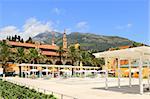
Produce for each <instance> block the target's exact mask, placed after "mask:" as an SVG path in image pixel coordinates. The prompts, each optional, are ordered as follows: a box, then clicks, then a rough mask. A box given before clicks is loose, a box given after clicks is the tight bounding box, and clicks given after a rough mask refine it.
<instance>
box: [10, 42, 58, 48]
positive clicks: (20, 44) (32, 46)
mask: <svg viewBox="0 0 150 99" xmlns="http://www.w3.org/2000/svg"><path fill="white" fill-rule="evenodd" d="M8 44H10V45H13V46H20V47H31V48H35V47H39V48H43V49H54V50H57V49H58V48H59V47H58V46H54V45H46V44H42V45H36V44H31V43H21V42H14V41H8Z"/></svg>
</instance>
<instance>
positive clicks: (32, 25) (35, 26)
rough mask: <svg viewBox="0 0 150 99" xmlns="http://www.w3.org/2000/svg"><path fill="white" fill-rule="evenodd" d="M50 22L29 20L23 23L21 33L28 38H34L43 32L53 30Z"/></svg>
mask: <svg viewBox="0 0 150 99" xmlns="http://www.w3.org/2000/svg"><path fill="white" fill-rule="evenodd" d="M52 24H53V23H52V22H51V21H49V22H45V23H44V22H41V21H38V20H36V19H35V18H30V19H28V20H27V21H26V22H25V25H24V26H23V33H24V34H25V35H28V36H31V37H33V36H35V35H37V34H39V33H42V32H45V31H51V30H52V29H53V26H52Z"/></svg>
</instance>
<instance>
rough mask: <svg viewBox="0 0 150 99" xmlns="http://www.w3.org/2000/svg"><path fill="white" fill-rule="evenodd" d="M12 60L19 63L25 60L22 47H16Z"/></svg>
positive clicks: (25, 56)
mask: <svg viewBox="0 0 150 99" xmlns="http://www.w3.org/2000/svg"><path fill="white" fill-rule="evenodd" d="M13 60H14V61H15V62H16V63H19V64H21V63H22V62H26V61H27V55H26V53H25V50H24V48H23V47H18V48H17V51H16V52H15V53H14V55H13ZM19 76H20V77H21V66H19Z"/></svg>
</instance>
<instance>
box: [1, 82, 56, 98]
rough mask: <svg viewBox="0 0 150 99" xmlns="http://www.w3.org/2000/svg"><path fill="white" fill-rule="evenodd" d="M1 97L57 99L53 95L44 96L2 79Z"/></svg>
mask: <svg viewBox="0 0 150 99" xmlns="http://www.w3.org/2000/svg"><path fill="white" fill-rule="evenodd" d="M0 97H1V98H3V99H56V98H55V97H54V96H53V95H48V94H43V93H40V92H37V91H36V90H34V89H29V88H27V87H25V86H19V85H16V84H13V83H11V82H7V81H2V80H1V79H0Z"/></svg>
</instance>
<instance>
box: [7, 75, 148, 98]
mask: <svg viewBox="0 0 150 99" xmlns="http://www.w3.org/2000/svg"><path fill="white" fill-rule="evenodd" d="M6 79H9V80H12V81H16V82H20V83H24V84H26V85H31V86H34V87H35V88H42V89H46V90H51V91H54V92H57V93H62V94H65V95H68V96H73V97H76V98H78V99H120V98H121V99H133V98H135V99H144V98H145V99H149V98H150V93H144V94H143V95H140V94H139V86H137V85H138V79H132V84H134V85H133V86H132V88H129V79H128V78H121V88H120V89H119V88H118V87H117V84H118V83H117V78H109V79H108V82H109V83H108V84H109V88H108V90H105V83H104V81H105V79H104V78H67V79H63V78H53V79H49V80H44V79H30V78H18V77H11V78H10V77H9V78H6ZM145 83H146V80H145ZM54 95H55V94H54ZM56 96H57V97H59V95H58V94H57V95H56ZM64 99H69V98H67V97H66V98H64ZM70 99H71V98H70Z"/></svg>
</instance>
